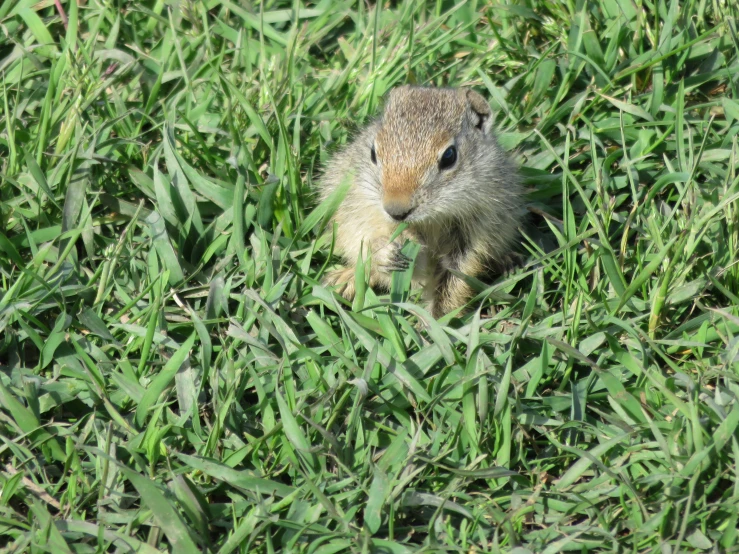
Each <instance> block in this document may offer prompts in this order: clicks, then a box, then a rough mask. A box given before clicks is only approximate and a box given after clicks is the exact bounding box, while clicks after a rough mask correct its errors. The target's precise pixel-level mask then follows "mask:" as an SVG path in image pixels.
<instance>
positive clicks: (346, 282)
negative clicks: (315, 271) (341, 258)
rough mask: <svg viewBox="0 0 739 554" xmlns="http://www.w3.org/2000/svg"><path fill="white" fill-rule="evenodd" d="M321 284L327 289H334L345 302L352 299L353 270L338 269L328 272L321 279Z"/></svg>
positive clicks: (351, 268)
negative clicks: (327, 287)
mask: <svg viewBox="0 0 739 554" xmlns="http://www.w3.org/2000/svg"><path fill="white" fill-rule="evenodd" d="M323 284H324V285H326V286H329V287H336V292H338V293H339V294H340V295H341V296H343V297H344V298H346V299H347V300H352V299H353V298H354V293H355V290H354V268H353V267H340V268H338V269H334V270H333V271H329V272H328V273H327V274H326V276H325V277H324V278H323Z"/></svg>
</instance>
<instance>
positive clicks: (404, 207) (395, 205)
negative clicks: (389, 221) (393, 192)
mask: <svg viewBox="0 0 739 554" xmlns="http://www.w3.org/2000/svg"><path fill="white" fill-rule="evenodd" d="M382 207H383V208H385V211H386V212H387V213H388V215H389V216H390V217H392V218H393V219H394V220H395V221H403V220H405V219H406V218H407V217H408V216H409V215H410V214H411V212H412V211H413V206H412V205H411V204H410V202H403V201H402V200H385V202H383V203H382Z"/></svg>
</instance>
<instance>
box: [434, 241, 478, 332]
mask: <svg viewBox="0 0 739 554" xmlns="http://www.w3.org/2000/svg"><path fill="white" fill-rule="evenodd" d="M450 270H454V271H457V272H459V273H463V274H464V275H469V276H470V277H477V276H479V275H481V274H482V273H484V272H485V264H484V263H483V260H482V258H481V257H480V255H479V254H478V253H477V252H474V251H468V252H464V253H459V254H457V255H455V256H445V257H444V258H442V259H441V260H440V263H439V266H438V269H437V272H436V278H435V280H434V281H433V282H432V283H430V288H431V290H430V291H429V292H430V296H431V303H430V310H431V315H433V316H434V317H435V318H437V319H438V318H440V317H441V316H443V315H444V314H446V313H449V312H451V311H452V310H455V309H457V308H459V307H461V306H464V305H465V304H466V303H467V302H468V301H469V300H470V298H472V296H473V295H474V291H473V289H472V287H470V285H468V284H467V282H466V281H464V280H463V279H461V278H459V277H457V276H456V275H454V274H453V273H452V272H451V271H450Z"/></svg>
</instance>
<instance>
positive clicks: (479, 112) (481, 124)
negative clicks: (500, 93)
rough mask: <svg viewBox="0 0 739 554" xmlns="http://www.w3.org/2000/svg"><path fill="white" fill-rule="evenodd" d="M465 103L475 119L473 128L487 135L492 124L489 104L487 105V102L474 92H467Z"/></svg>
mask: <svg viewBox="0 0 739 554" xmlns="http://www.w3.org/2000/svg"><path fill="white" fill-rule="evenodd" d="M467 102H468V103H469V106H470V109H471V110H472V114H473V117H474V119H475V123H474V125H475V127H477V128H478V129H480V130H481V131H482V132H483V133H485V134H487V133H488V131H489V130H490V125H491V124H492V117H490V116H491V114H492V112H491V111H490V104H488V103H487V100H485V98H483V96H482V95H481V94H479V93H477V92H475V91H474V90H468V91H467Z"/></svg>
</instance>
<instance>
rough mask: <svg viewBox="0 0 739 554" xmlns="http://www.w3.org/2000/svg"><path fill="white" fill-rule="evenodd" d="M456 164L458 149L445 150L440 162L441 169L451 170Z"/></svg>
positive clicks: (451, 147)
mask: <svg viewBox="0 0 739 554" xmlns="http://www.w3.org/2000/svg"><path fill="white" fill-rule="evenodd" d="M455 163H457V147H456V146H450V147H449V148H447V149H446V150H444V153H443V154H442V155H441V159H440V160H439V169H449V168H450V167H452V166H453V165H454V164H455Z"/></svg>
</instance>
